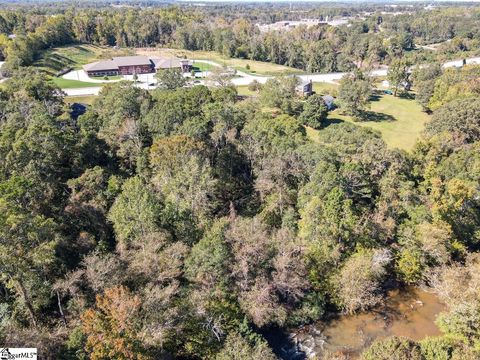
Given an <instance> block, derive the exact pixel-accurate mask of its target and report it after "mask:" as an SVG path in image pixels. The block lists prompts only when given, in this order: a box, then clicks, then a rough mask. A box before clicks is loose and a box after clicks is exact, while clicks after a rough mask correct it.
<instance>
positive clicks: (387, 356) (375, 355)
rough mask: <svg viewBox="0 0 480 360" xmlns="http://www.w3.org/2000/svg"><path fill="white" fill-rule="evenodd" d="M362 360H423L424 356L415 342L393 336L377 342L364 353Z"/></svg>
mask: <svg viewBox="0 0 480 360" xmlns="http://www.w3.org/2000/svg"><path fill="white" fill-rule="evenodd" d="M362 360H422V354H421V352H420V347H419V346H418V345H417V344H416V343H415V342H414V341H412V340H410V339H408V338H404V337H396V336H392V337H389V338H386V339H381V340H376V341H375V342H374V343H373V344H372V345H371V346H370V347H369V348H368V349H367V350H365V351H364V352H363V353H362Z"/></svg>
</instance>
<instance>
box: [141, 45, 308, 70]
mask: <svg viewBox="0 0 480 360" xmlns="http://www.w3.org/2000/svg"><path fill="white" fill-rule="evenodd" d="M136 52H137V54H139V55H147V56H164V57H186V58H188V59H198V60H211V61H214V62H216V63H218V64H220V65H226V66H230V67H232V68H234V69H237V70H240V71H244V72H247V73H251V74H257V75H270V76H274V75H289V74H301V73H303V71H302V70H299V69H294V68H291V67H288V66H283V65H277V64H273V63H269V62H262V61H254V60H247V59H231V58H227V57H225V56H223V55H222V54H219V53H217V52H215V51H189V50H177V49H156V50H154V51H150V50H145V49H137V50H136ZM247 65H248V66H249V67H250V70H247Z"/></svg>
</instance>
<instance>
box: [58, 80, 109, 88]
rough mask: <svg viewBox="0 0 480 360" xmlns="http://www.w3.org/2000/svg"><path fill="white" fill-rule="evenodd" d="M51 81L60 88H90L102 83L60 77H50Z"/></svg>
mask: <svg viewBox="0 0 480 360" xmlns="http://www.w3.org/2000/svg"><path fill="white" fill-rule="evenodd" d="M52 81H53V83H54V84H55V85H57V86H58V87H59V88H60V89H77V88H90V87H100V86H102V85H103V84H102V83H93V82H85V81H79V80H70V79H64V78H61V77H52Z"/></svg>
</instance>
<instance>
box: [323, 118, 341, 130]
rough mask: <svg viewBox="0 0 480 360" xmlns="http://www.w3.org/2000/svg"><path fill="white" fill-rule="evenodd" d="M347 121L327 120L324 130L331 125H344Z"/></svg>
mask: <svg viewBox="0 0 480 360" xmlns="http://www.w3.org/2000/svg"><path fill="white" fill-rule="evenodd" d="M344 122H345V120H342V119H338V118H332V119H327V120H325V122H323V123H322V126H323V128H326V127H329V126H330V125H334V124H341V123H344Z"/></svg>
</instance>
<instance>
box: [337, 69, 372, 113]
mask: <svg viewBox="0 0 480 360" xmlns="http://www.w3.org/2000/svg"><path fill="white" fill-rule="evenodd" d="M371 94H372V89H371V85H370V82H369V81H368V80H367V79H365V77H364V76H363V75H362V74H355V75H345V76H344V77H342V79H341V80H340V87H339V89H338V101H339V103H340V107H341V109H342V110H343V111H344V112H345V113H347V114H349V115H351V116H353V117H355V118H357V119H359V118H361V116H362V113H363V111H364V110H365V109H366V107H367V106H368V104H369V101H370V96H371Z"/></svg>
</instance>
